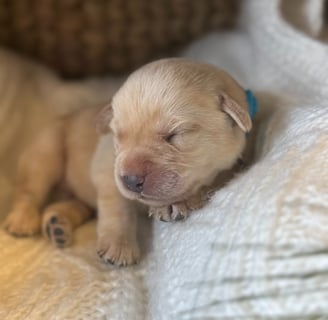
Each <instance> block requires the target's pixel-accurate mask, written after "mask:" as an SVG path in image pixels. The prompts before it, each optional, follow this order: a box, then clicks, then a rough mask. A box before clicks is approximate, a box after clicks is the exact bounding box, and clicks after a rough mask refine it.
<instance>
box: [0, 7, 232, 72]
mask: <svg viewBox="0 0 328 320" xmlns="http://www.w3.org/2000/svg"><path fill="white" fill-rule="evenodd" d="M237 12H238V0H229V1H227V0H0V44H1V45H3V46H5V47H9V48H11V49H15V50H16V51H18V52H21V53H24V54H25V55H28V56H29V57H33V58H35V59H37V60H38V61H42V62H43V63H45V64H47V65H49V66H51V67H52V68H54V69H55V70H57V71H58V72H59V73H60V74H61V75H63V76H73V77H77V76H86V75H99V74H105V73H108V72H112V73H113V72H114V73H115V72H116V73H121V72H127V71H130V70H132V69H134V68H136V67H138V66H140V65H141V64H143V63H145V62H147V61H150V60H152V59H154V58H157V57H160V56H164V55H170V54H174V53H176V52H177V51H176V50H177V49H179V48H181V46H183V45H185V44H187V43H188V42H190V41H191V40H193V39H195V38H196V37H198V36H200V35H202V34H204V33H205V32H207V31H209V30H213V29H217V28H223V27H229V26H232V25H233V23H234V21H235V18H236V16H237Z"/></svg>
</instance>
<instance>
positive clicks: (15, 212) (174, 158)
mask: <svg viewBox="0 0 328 320" xmlns="http://www.w3.org/2000/svg"><path fill="white" fill-rule="evenodd" d="M97 114H98V129H99V130H100V131H103V132H104V133H105V134H104V135H102V136H99V135H98V134H97V133H96V130H95V128H94V121H93V120H94V119H95V118H96V115H97ZM251 127H252V123H251V120H250V117H249V115H248V106H247V102H246V96H245V92H244V89H243V88H241V87H240V86H239V85H238V84H237V82H235V81H234V80H233V79H232V78H231V77H230V76H229V75H228V74H227V73H225V72H224V71H222V70H220V69H218V68H216V67H214V66H211V65H207V64H201V63H197V62H193V61H189V60H185V59H166V60H160V61H157V62H154V63H151V64H148V65H146V66H144V67H142V68H141V69H139V70H137V71H136V72H134V73H133V74H132V75H131V76H130V77H129V78H128V79H127V80H126V82H125V83H124V84H123V86H122V87H121V88H120V89H119V90H118V92H117V93H116V94H115V95H114V97H113V100H112V104H110V105H108V106H106V107H105V108H104V110H102V111H101V112H100V109H99V108H90V109H85V110H84V111H79V112H77V113H74V114H73V115H71V116H69V117H66V118H65V119H61V120H59V121H57V122H56V123H54V124H53V125H51V126H50V127H49V128H48V129H46V131H44V132H43V133H42V134H40V135H39V136H38V138H37V139H36V140H34V141H33V144H32V145H31V146H30V147H29V148H27V150H26V152H25V153H24V155H23V156H22V158H21V161H20V166H19V172H18V181H17V186H16V193H15V197H14V201H13V207H12V210H11V211H10V213H9V215H8V217H7V219H6V221H5V223H4V226H5V228H6V229H7V230H8V231H9V232H10V233H12V234H14V235H20V236H22V235H32V234H35V233H38V232H39V231H40V229H41V225H42V231H43V233H44V235H45V236H46V237H47V238H49V240H50V241H52V243H54V244H55V245H56V246H58V247H64V246H67V245H69V244H71V242H72V230H73V229H74V228H76V227H77V226H79V225H80V224H82V223H83V222H84V221H86V220H87V219H89V218H90V217H91V216H92V215H93V212H94V210H95V209H96V210H97V213H98V228H97V229H98V247H97V251H98V255H99V256H100V257H101V258H102V259H103V260H104V261H106V262H109V263H113V264H117V265H129V264H133V263H135V262H137V261H138V259H139V257H140V250H139V245H138V242H137V236H136V232H137V220H136V211H137V205H136V204H135V203H134V202H132V201H130V200H138V201H139V202H141V203H143V204H146V205H148V206H151V209H150V213H151V214H152V215H154V216H156V217H157V218H159V219H162V220H179V219H182V218H185V217H186V216H187V215H188V214H189V212H190V211H191V210H194V209H197V208H200V207H202V206H203V205H204V204H205V203H206V201H207V199H208V192H209V191H210V190H211V189H213V188H214V187H215V185H216V184H217V182H215V180H216V178H217V177H219V184H220V185H221V184H222V175H220V174H221V173H222V172H223V173H226V170H228V169H230V168H232V167H233V166H234V165H235V164H236V161H237V159H238V158H240V157H241V156H242V153H243V151H244V149H245V144H246V136H245V133H247V132H248V131H249V130H250V129H251ZM230 175H231V174H228V176H229V177H230ZM126 176H142V177H143V179H144V182H143V189H142V191H141V192H135V191H131V189H129V188H128V187H127V185H126V183H124V182H122V181H123V178H124V177H126ZM54 189H55V191H56V192H55V193H54V192H52V191H53V190H54ZM51 193H53V195H52V198H51V200H49V195H50V194H51ZM40 212H44V214H43V218H41V215H40ZM42 219H43V220H42Z"/></svg>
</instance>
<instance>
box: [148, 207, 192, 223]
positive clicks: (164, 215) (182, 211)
mask: <svg viewBox="0 0 328 320" xmlns="http://www.w3.org/2000/svg"><path fill="white" fill-rule="evenodd" d="M189 211H190V210H189V208H188V207H187V205H186V203H185V202H179V203H175V204H171V205H169V206H163V207H150V208H149V216H150V217H153V218H155V219H157V220H160V221H163V222H171V221H181V220H185V219H186V218H187V217H188V214H189Z"/></svg>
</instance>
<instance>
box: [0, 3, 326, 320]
mask: <svg viewBox="0 0 328 320" xmlns="http://www.w3.org/2000/svg"><path fill="white" fill-rule="evenodd" d="M287 1H288V3H289V4H291V3H293V5H294V6H295V7H294V9H295V8H296V9H297V10H296V9H295V10H294V11H295V12H296V11H298V10H299V12H302V10H300V9H301V8H300V7H301V5H302V4H304V3H305V6H304V9H305V11H304V12H302V14H303V19H302V20H297V19H291V20H290V21H289V22H287V21H286V20H284V18H283V16H284V17H290V18H292V17H291V16H290V11H288V8H287V5H286V7H283V9H284V15H282V14H281V11H280V7H279V1H277V0H247V1H244V8H243V14H242V19H241V25H240V29H238V30H235V31H233V32H230V33H215V34H212V35H209V36H207V37H206V38H204V39H202V40H200V41H198V42H197V43H195V44H193V45H192V46H191V47H190V48H189V49H188V50H187V51H186V52H185V53H184V55H186V56H189V57H193V58H196V59H200V60H204V61H208V62H212V63H214V64H217V65H219V66H221V67H223V68H225V69H227V70H228V71H229V72H231V73H232V74H233V75H234V76H235V77H236V78H237V79H239V80H240V81H241V82H242V83H243V84H244V85H245V86H247V87H251V88H252V89H254V90H255V91H268V92H270V93H274V95H275V96H276V98H275V100H274V101H272V100H271V99H270V101H269V100H268V101H267V102H268V103H269V102H270V103H273V104H274V105H275V108H276V111H275V113H274V115H273V116H272V117H271V118H270V121H269V122H268V123H265V124H263V128H262V132H261V137H260V139H259V143H258V147H259V148H258V159H257V162H256V164H255V165H254V166H252V167H251V168H250V169H249V170H248V171H247V172H245V173H243V174H241V175H239V176H238V177H236V178H235V179H234V180H233V181H232V182H231V183H230V184H229V185H228V186H227V187H225V188H224V189H222V190H220V191H218V192H217V193H216V194H215V196H214V197H213V199H212V201H211V203H210V204H209V205H208V206H206V207H205V208H204V209H203V210H200V211H198V212H194V213H193V214H192V216H191V217H190V218H189V219H188V220H187V221H185V222H183V223H172V224H170V223H160V222H155V223H154V224H153V225H149V224H147V223H146V222H145V225H144V226H143V229H144V230H143V232H142V234H143V238H144V243H145V250H144V251H145V255H144V259H143V261H142V263H141V264H140V265H139V266H137V267H133V268H127V269H110V268H108V267H107V266H105V265H103V264H101V263H100V262H99V261H98V260H97V258H96V254H95V223H94V222H91V223H89V224H87V225H84V226H82V227H81V228H79V230H77V232H76V239H75V240H76V241H75V244H74V246H73V247H71V248H68V249H65V250H57V249H54V248H52V247H51V246H50V244H48V243H47V242H46V241H45V240H43V239H42V238H32V239H14V238H12V237H10V236H9V235H7V234H5V233H4V232H2V231H1V232H0V261H1V265H0V284H1V285H0V297H1V298H0V319H10V320H12V319H13V320H14V319H17V320H22V319H32V320H34V319H35V320H39V319H40V320H41V319H42V320H43V319H60V320H61V319H65V320H66V319H74V320H77V319H111V320H134V319H136V320H139V319H140V320H186V319H190V320H214V319H233V320H234V319H237V320H238V319H247V320H248V319H249V320H255V319H284V320H285V319H295V320H303V319H328V164H327V159H328V112H327V111H328V107H327V104H328V46H327V45H325V44H324V43H322V42H320V41H319V40H316V38H315V36H316V34H317V32H318V27H319V24H318V21H319V22H320V17H319V11H320V9H321V7H322V1H321V0H311V1H310V0H309V1H307V2H305V1H301V0H299V1H293V0H287ZM292 11H293V10H292ZM65 92H66V91H65ZM17 94H18V93H17ZM54 96H55V97H51V98H52V99H56V95H54ZM264 97H265V96H264ZM47 99H49V96H47ZM262 100H263V99H261V101H262ZM264 100H265V98H264ZM54 101H55V100H54ZM264 103H266V101H265V102H264ZM67 105H69V104H67Z"/></svg>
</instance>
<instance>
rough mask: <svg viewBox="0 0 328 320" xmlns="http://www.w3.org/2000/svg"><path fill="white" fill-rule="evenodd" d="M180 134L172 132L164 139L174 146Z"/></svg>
mask: <svg viewBox="0 0 328 320" xmlns="http://www.w3.org/2000/svg"><path fill="white" fill-rule="evenodd" d="M177 137H178V133H177V132H171V133H168V134H166V135H164V136H163V139H164V140H165V141H166V142H167V143H169V144H174V141H175V140H176V139H177Z"/></svg>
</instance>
